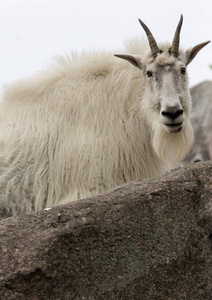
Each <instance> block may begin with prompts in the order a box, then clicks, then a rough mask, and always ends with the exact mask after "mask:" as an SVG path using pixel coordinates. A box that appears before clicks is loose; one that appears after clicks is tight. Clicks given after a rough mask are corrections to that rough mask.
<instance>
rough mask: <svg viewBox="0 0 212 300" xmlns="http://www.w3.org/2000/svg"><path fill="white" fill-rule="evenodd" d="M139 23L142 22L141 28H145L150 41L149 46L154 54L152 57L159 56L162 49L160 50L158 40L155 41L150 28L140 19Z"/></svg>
mask: <svg viewBox="0 0 212 300" xmlns="http://www.w3.org/2000/svg"><path fill="white" fill-rule="evenodd" d="M138 21H139V22H140V24H141V26H142V27H143V29H144V31H145V32H146V35H147V38H148V41H149V46H150V49H151V52H152V56H156V54H158V53H159V52H160V49H159V48H158V45H157V43H156V40H155V39H154V37H153V35H152V33H151V31H150V30H149V28H148V27H147V26H146V25H145V24H144V22H142V21H141V20H140V19H138Z"/></svg>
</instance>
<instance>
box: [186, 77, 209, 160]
mask: <svg viewBox="0 0 212 300" xmlns="http://www.w3.org/2000/svg"><path fill="white" fill-rule="evenodd" d="M191 96H192V102H193V105H192V106H193V108H192V113H191V122H192V125H193V128H194V135H195V141H194V145H193V146H192V148H191V151H190V152H189V153H188V155H187V156H186V158H185V161H186V162H188V163H191V162H194V161H199V160H201V161H205V160H212V119H211V115H212V81H204V82H202V83H200V84H198V85H196V86H194V87H193V88H191Z"/></svg>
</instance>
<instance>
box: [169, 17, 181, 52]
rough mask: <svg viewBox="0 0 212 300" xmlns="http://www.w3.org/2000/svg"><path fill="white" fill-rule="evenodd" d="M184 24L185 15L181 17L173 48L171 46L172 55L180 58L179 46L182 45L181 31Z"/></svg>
mask: <svg viewBox="0 0 212 300" xmlns="http://www.w3.org/2000/svg"><path fill="white" fill-rule="evenodd" d="M182 24H183V15H181V16H180V21H179V23H178V25H177V28H176V31H175V34H174V39H173V42H172V46H171V51H170V52H171V54H173V56H175V57H178V54H179V53H178V51H179V45H180V31H181V27H182Z"/></svg>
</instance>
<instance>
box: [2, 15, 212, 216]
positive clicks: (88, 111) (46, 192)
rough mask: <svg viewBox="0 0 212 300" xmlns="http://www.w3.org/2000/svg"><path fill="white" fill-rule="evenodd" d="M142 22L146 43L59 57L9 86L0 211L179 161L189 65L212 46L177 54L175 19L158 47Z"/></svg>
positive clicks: (39, 205) (187, 139) (45, 202)
mask: <svg viewBox="0 0 212 300" xmlns="http://www.w3.org/2000/svg"><path fill="white" fill-rule="evenodd" d="M139 21H140V24H141V25H142V27H143V29H144V30H145V32H146V35H147V38H148V43H146V42H145V43H144V42H142V41H137V40H132V41H131V43H130V44H129V45H128V46H127V48H126V52H127V53H130V54H116V55H115V56H114V55H113V54H112V53H110V52H90V53H87V54H86V53H84V54H81V55H80V56H77V55H72V57H65V58H60V59H58V61H57V63H56V64H55V65H54V66H51V67H50V68H49V69H47V70H43V71H41V72H40V73H38V74H36V75H33V76H31V77H30V78H27V79H23V80H19V81H17V82H15V83H13V84H11V85H9V86H8V87H7V88H6V89H5V91H4V96H3V100H2V102H1V103H0V210H1V211H4V212H5V211H6V213H7V215H15V214H19V213H22V212H29V211H38V210H41V209H43V208H45V207H51V206H54V205H58V204H62V203H67V202H70V201H73V200H77V199H81V198H84V197H89V196H92V195H95V194H98V193H102V192H104V191H106V190H108V189H110V188H113V187H115V186H117V185H120V184H123V183H125V182H128V181H131V180H141V179H144V178H152V177H156V176H159V175H160V174H162V173H163V172H165V171H166V170H169V169H170V168H172V167H174V166H175V165H176V163H178V162H179V161H180V160H182V159H183V158H184V156H185V155H186V153H187V152H188V150H189V148H190V146H191V144H192V141H193V130H192V127H191V124H190V121H189V114H190V109H191V99H190V93H189V88H188V77H187V71H186V67H187V65H188V64H189V63H190V62H191V61H192V60H193V58H194V57H195V56H196V54H197V53H198V52H199V51H200V50H201V49H202V48H203V47H204V46H205V45H207V44H208V43H209V42H205V43H202V44H199V45H197V46H195V47H194V48H192V49H190V50H187V51H185V52H184V51H181V50H179V38H180V30H181V26H182V16H181V18H180V21H179V24H178V26H177V29H176V32H175V35H174V39H173V42H172V44H169V43H164V44H161V45H158V44H157V42H156V41H155V39H154V37H153V35H152V33H151V32H150V30H149V29H148V27H147V26H146V25H145V24H144V23H143V22H142V21H141V20H139ZM148 44H149V45H148ZM119 58H121V59H119ZM126 61H128V62H129V63H128V62H126Z"/></svg>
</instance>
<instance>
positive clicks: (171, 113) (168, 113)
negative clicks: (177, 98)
mask: <svg viewBox="0 0 212 300" xmlns="http://www.w3.org/2000/svg"><path fill="white" fill-rule="evenodd" d="M161 114H162V115H163V116H164V117H167V118H169V119H171V120H175V119H177V118H178V117H179V116H180V115H182V114H183V109H177V110H176V109H167V110H164V111H162V113H161Z"/></svg>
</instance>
